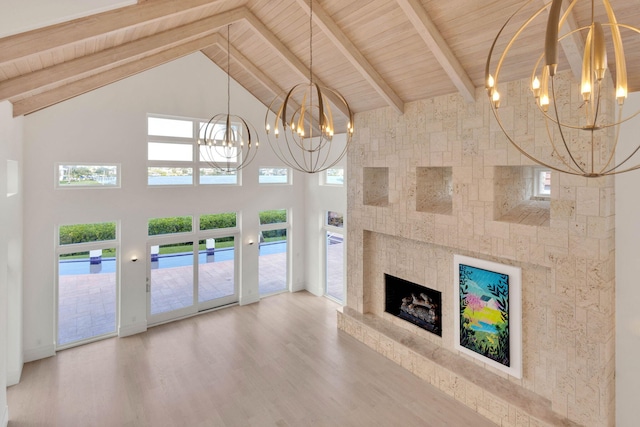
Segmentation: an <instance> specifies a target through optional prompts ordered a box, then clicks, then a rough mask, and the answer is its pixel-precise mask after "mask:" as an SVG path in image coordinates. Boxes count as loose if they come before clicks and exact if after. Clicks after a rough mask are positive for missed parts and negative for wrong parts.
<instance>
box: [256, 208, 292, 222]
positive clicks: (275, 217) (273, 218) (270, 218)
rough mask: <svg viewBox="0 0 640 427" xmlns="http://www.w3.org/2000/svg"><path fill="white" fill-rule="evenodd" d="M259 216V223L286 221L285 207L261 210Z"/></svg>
mask: <svg viewBox="0 0 640 427" xmlns="http://www.w3.org/2000/svg"><path fill="white" fill-rule="evenodd" d="M259 216H260V224H261V225H264V224H276V223H280V222H283V223H284V222H287V211H286V210H285V209H278V210H272V211H262V212H260V214H259Z"/></svg>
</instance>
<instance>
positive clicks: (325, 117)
mask: <svg viewBox="0 0 640 427" xmlns="http://www.w3.org/2000/svg"><path fill="white" fill-rule="evenodd" d="M312 20H313V1H312V0H310V1H309V81H308V82H304V83H300V84H297V85H295V86H293V88H291V90H289V92H288V93H287V95H286V96H284V101H283V102H282V104H281V105H280V106H279V107H276V103H277V101H278V100H279V99H280V97H276V98H274V100H273V101H272V102H271V104H270V105H269V108H268V109H267V113H266V116H265V130H266V132H267V138H268V140H269V144H270V145H271V148H272V149H273V151H274V153H275V154H276V156H277V157H278V158H279V159H280V160H281V161H282V162H283V163H285V164H286V165H288V166H290V167H291V168H293V169H295V170H298V171H300V172H306V173H316V172H321V171H324V170H327V169H329V168H332V167H333V166H335V165H336V164H337V163H338V162H339V161H340V160H341V159H342V158H343V157H344V156H345V154H346V153H347V149H348V146H349V143H350V142H351V137H352V135H353V114H352V112H351V109H350V108H349V104H348V103H347V101H346V100H345V99H344V97H343V96H342V95H340V93H338V92H337V91H335V90H333V89H330V88H327V87H322V86H320V85H318V84H317V83H316V82H314V80H313V31H312ZM331 102H333V103H337V104H341V105H342V106H343V107H344V108H343V111H346V115H347V120H348V123H347V126H346V132H345V133H346V140H344V139H343V138H340V141H339V142H338V141H336V140H334V133H335V127H334V121H333V112H332V107H331ZM276 109H277V113H276V115H275V119H274V120H273V121H271V122H270V121H269V118H270V117H271V116H272V114H271V111H276ZM336 139H337V138H336ZM343 141H344V142H343Z"/></svg>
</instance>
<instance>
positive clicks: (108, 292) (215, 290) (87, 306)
mask: <svg viewBox="0 0 640 427" xmlns="http://www.w3.org/2000/svg"><path fill="white" fill-rule="evenodd" d="M343 245H344V244H343V243H342V242H339V243H334V244H331V245H329V246H328V250H327V255H328V264H329V266H330V268H329V271H328V275H327V289H326V293H327V295H329V296H331V297H333V298H335V299H337V300H339V301H342V298H343V294H344V289H343V288H344V287H343V281H342V277H343V276H342V274H343V267H342V266H343V261H342V257H343ZM214 259H215V258H210V260H211V261H213V260H214ZM259 263H260V268H259V279H258V280H259V285H258V286H259V292H260V295H271V294H274V293H278V292H282V291H285V290H286V289H287V282H286V280H287V279H286V277H287V276H286V252H281V253H275V254H263V255H260V258H259ZM198 268H199V271H198V275H199V287H198V300H199V302H204V301H210V300H213V299H217V298H221V297H226V296H229V295H233V293H234V280H235V279H234V261H233V260H228V261H216V262H207V263H201V264H199V267H198ZM192 280H193V267H192V266H181V267H167V268H160V269H152V270H151V313H152V314H157V313H163V312H166V311H171V310H175V309H179V308H184V307H188V306H190V305H192V303H193V286H192ZM115 283H116V275H115V273H112V272H111V273H95V274H73V275H61V276H60V277H59V290H58V293H59V295H58V298H59V311H58V346H64V345H66V344H69V343H73V342H76V341H81V340H85V339H89V338H92V337H97V336H100V335H105V334H111V333H115V332H116V285H115Z"/></svg>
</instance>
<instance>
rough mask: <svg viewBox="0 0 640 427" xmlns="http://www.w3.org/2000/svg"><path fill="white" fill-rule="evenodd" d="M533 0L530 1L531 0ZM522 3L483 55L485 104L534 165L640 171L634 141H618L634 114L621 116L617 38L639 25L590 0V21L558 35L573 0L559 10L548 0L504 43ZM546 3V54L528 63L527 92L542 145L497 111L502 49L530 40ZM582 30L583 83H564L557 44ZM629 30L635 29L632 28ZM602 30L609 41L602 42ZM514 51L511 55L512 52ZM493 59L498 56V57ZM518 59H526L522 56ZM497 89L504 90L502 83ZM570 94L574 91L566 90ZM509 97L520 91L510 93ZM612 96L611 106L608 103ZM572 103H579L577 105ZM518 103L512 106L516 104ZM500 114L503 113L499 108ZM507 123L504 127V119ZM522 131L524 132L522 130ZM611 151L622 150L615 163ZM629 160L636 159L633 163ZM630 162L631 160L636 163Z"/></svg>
mask: <svg viewBox="0 0 640 427" xmlns="http://www.w3.org/2000/svg"><path fill="white" fill-rule="evenodd" d="M531 1H534V0H531ZM531 1H529V2H526V3H525V4H523V5H522V6H521V7H520V8H519V9H518V10H517V11H516V12H515V13H514V14H513V15H511V17H510V18H509V19H508V20H507V22H506V23H505V24H504V25H503V26H502V28H501V29H500V31H499V32H498V35H497V36H496V38H495V40H494V41H493V44H492V45H491V50H490V51H489V55H488V58H487V63H486V69H485V79H486V80H485V85H486V89H487V93H488V96H489V100H490V104H491V108H492V110H493V113H494V115H495V117H496V119H497V121H498V124H499V126H500V128H501V129H502V131H503V132H504V134H505V135H506V136H507V138H508V140H509V141H510V142H511V143H512V144H513V145H514V146H515V147H516V148H517V149H518V150H519V151H520V153H522V154H523V155H524V156H526V157H527V158H529V159H530V160H532V161H533V162H535V163H539V164H541V165H543V166H545V167H548V168H550V169H552V170H555V171H560V172H565V173H568V174H572V175H579V176H584V177H588V178H593V177H601V176H606V175H614V174H617V173H622V172H628V171H631V170H635V169H638V168H640V164H638V163H637V160H636V159H635V158H634V155H635V154H636V153H637V152H638V151H639V150H640V144H638V145H637V146H634V147H620V146H618V137H619V126H620V124H622V123H623V122H625V121H627V120H630V119H632V118H634V117H636V116H637V115H638V113H640V111H638V112H635V113H633V114H632V115H628V116H623V105H624V101H625V99H626V97H627V90H628V89H627V70H626V60H625V54H624V49H623V45H622V40H623V37H622V35H625V36H627V35H633V36H637V35H638V34H637V33H640V30H638V29H637V28H634V27H632V26H630V25H626V24H621V23H618V21H617V20H616V16H615V14H614V11H613V9H612V8H611V5H610V3H609V1H608V0H602V9H598V10H597V11H596V5H595V3H596V1H595V0H587V1H590V6H591V22H590V24H589V25H585V26H583V27H579V28H575V29H572V30H570V31H568V32H567V34H564V35H561V36H560V37H559V32H560V30H561V28H562V26H563V25H565V24H566V22H567V20H568V18H569V16H570V14H571V13H572V12H571V11H572V10H573V8H574V6H575V5H576V3H578V2H581V0H573V1H571V2H570V3H569V4H568V6H567V8H566V10H564V11H563V10H562V0H552V1H551V2H550V3H548V4H547V5H545V6H544V7H542V8H541V9H539V10H537V12H535V13H534V14H533V15H532V16H531V17H529V18H528V19H526V20H525V21H524V23H523V24H521V25H520V26H519V27H518V28H517V29H516V30H515V34H514V35H513V37H511V39H509V40H508V41H504V40H502V38H501V36H502V33H503V31H505V29H506V28H507V26H508V25H509V24H510V21H511V20H513V19H514V18H515V17H516V15H520V14H521V13H523V10H524V8H525V6H527V5H528V4H529V3H530V2H531ZM549 5H550V9H549V17H548V21H547V28H546V37H545V44H544V52H543V53H541V54H540V55H539V56H537V57H533V58H532V61H535V63H534V65H533V66H532V73H531V79H530V88H529V89H530V94H531V99H532V102H534V103H535V107H534V108H535V109H536V110H537V111H539V112H540V113H541V114H542V116H543V117H544V122H545V127H546V131H547V137H548V142H549V144H546V145H544V146H541V145H540V144H541V141H540V140H539V139H538V138H535V140H534V141H532V139H531V138H527V137H525V135H516V134H515V131H512V130H511V129H510V128H511V127H513V128H516V127H517V126H518V125H517V124H515V125H512V124H511V123H512V121H511V120H507V121H505V120H503V119H502V117H501V115H500V112H501V111H503V110H504V108H501V103H502V104H503V107H504V106H505V104H508V99H506V98H504V97H502V98H501V96H500V93H499V91H498V89H499V87H498V86H499V76H500V72H501V71H502V68H503V66H504V65H505V60H506V58H507V54H508V53H510V51H511V50H512V49H513V50H514V51H515V50H516V49H514V46H516V45H517V42H520V41H522V40H525V39H526V40H525V41H526V42H528V43H530V38H528V37H529V36H531V32H530V30H531V28H532V27H533V26H535V23H536V22H537V20H536V18H538V17H539V16H540V15H541V14H542V13H543V12H544V11H545V10H546V9H547V7H548V6H549ZM605 15H606V21H605V22H599V21H598V20H597V18H598V17H599V16H605ZM584 32H586V33H587V35H586V37H585V38H584V40H585V43H584V44H585V47H584V55H583V58H582V81H581V82H580V83H577V82H575V81H574V80H573V79H572V80H571V82H569V84H566V78H564V77H563V76H561V75H559V73H558V43H559V42H561V41H562V40H563V39H565V38H570V37H575V36H576V35H581V34H582V33H584ZM634 32H635V33H634ZM605 33H606V34H608V36H609V37H610V38H611V41H610V42H609V43H607V41H606V40H605ZM497 46H505V47H504V50H503V52H502V54H501V55H500V56H499V59H498V61H497V67H496V68H495V69H494V70H493V71H492V70H491V60H492V57H493V56H494V50H495V49H496V47H497ZM607 48H610V50H612V52H610V53H613V55H610V56H609V57H613V58H614V59H615V82H613V83H612V77H613V76H611V75H607V73H606V71H607V66H608V63H607ZM517 53H518V52H515V53H514V54H513V56H516V54H517ZM496 56H497V54H496ZM518 60H520V61H525V60H526V58H523V55H519V58H518ZM500 89H503V90H504V89H505V88H504V87H501V88H500ZM572 94H573V95H572ZM514 95H515V96H518V97H519V96H520V94H519V93H515V94H514ZM616 101H617V104H618V108H617V111H616V109H615V108H613V106H614V103H615V102H616ZM576 107H577V108H576ZM517 108H518V107H516V109H517ZM505 113H506V112H505ZM509 114H511V115H512V117H513V123H517V118H516V117H517V112H514V111H513V110H511V109H509ZM507 123H508V124H507ZM521 130H522V129H521ZM616 151H621V153H620V154H621V155H620V154H619V155H618V158H621V159H622V160H621V161H618V162H616V160H615V157H616ZM632 158H634V160H633V161H632ZM634 161H635V163H634Z"/></svg>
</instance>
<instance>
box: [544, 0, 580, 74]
mask: <svg viewBox="0 0 640 427" xmlns="http://www.w3.org/2000/svg"><path fill="white" fill-rule="evenodd" d="M541 1H542V3H544V4H545V5H546V4H548V5H549V6H550V4H551V3H550V2H549V1H548V0H541ZM548 11H549V7H547V12H548ZM560 11H561V13H560V16H562V15H564V14H565V13H566V11H567V7H566V5H565V4H564V3H563V5H562V6H561V8H560ZM577 28H580V27H579V26H578V24H577V22H576V18H575V17H574V15H573V12H569V15H568V16H567V20H566V21H565V22H564V25H563V26H562V28H560V31H559V32H558V37H564V38H563V39H562V40H560V46H562V51H563V52H564V56H565V57H566V58H567V61H568V62H569V67H571V72H572V73H573V76H574V77H575V78H576V79H578V80H580V79H581V78H582V55H583V52H584V40H583V39H582V37H581V36H580V33H579V32H576V33H573V34H571V35H570V36H566V35H567V34H569V33H570V32H571V31H574V30H576V29H577ZM565 36H566V37H565Z"/></svg>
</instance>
